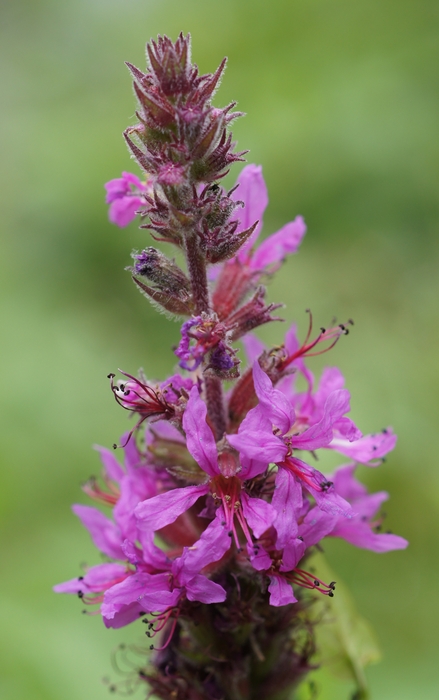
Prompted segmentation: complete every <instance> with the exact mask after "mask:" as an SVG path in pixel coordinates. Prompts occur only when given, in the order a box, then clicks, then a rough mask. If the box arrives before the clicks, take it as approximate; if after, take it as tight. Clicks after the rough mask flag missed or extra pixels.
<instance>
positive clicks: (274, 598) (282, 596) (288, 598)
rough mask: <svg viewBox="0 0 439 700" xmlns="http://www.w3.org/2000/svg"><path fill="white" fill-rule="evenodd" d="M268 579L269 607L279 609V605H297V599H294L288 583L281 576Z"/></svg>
mask: <svg viewBox="0 0 439 700" xmlns="http://www.w3.org/2000/svg"><path fill="white" fill-rule="evenodd" d="M269 579H270V585H269V586H268V591H269V593H270V605H274V606H275V607H280V606H281V605H289V604H290V603H297V598H295V597H294V593H293V589H292V588H291V585H290V584H289V583H288V581H286V580H285V579H284V578H283V577H282V576H269Z"/></svg>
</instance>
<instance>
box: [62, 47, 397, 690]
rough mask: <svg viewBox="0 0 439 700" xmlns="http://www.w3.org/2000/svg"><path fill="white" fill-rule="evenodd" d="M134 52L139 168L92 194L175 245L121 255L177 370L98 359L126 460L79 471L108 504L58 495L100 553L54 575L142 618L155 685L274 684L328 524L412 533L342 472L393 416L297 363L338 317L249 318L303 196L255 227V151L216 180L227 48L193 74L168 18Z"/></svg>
mask: <svg viewBox="0 0 439 700" xmlns="http://www.w3.org/2000/svg"><path fill="white" fill-rule="evenodd" d="M147 55H148V62H149V68H148V71H147V72H146V73H142V72H141V71H139V70H138V69H137V68H135V67H134V66H132V65H131V64H128V67H129V69H130V71H131V73H132V75H133V77H134V81H135V82H134V88H135V93H136V96H137V98H138V101H139V111H138V112H137V117H138V120H139V123H138V124H137V125H135V126H133V127H130V128H129V129H127V131H126V132H125V138H126V140H127V143H128V145H129V148H130V150H131V152H132V154H133V155H134V158H135V159H136V161H137V162H138V164H139V165H140V167H141V168H142V169H143V170H144V172H145V180H144V181H141V180H140V179H139V178H137V177H136V176H135V175H131V174H129V173H123V176H122V178H119V179H117V180H113V181H111V182H110V183H108V184H107V185H106V188H107V201H108V202H109V203H110V218H111V219H112V220H113V221H115V223H117V224H119V225H121V226H125V225H126V224H127V223H129V221H130V220H132V219H133V218H134V217H135V216H136V215H137V214H139V215H140V217H141V220H142V221H143V222H145V220H147V223H143V225H142V228H148V229H150V230H151V231H152V232H153V236H154V237H157V238H159V239H160V240H165V241H168V242H171V243H173V244H175V245H176V246H177V247H180V248H182V249H183V251H184V254H185V258H186V265H187V270H186V272H185V271H183V270H182V269H181V268H180V267H179V266H178V265H177V263H176V262H175V261H174V260H171V259H170V258H168V257H167V256H165V255H164V254H163V253H162V252H161V251H159V250H157V249H156V248H154V247H147V248H145V249H144V250H143V251H141V252H140V253H139V252H135V253H133V259H134V264H133V266H132V267H131V268H129V269H130V271H131V273H132V276H133V279H134V281H135V283H136V285H137V286H138V287H139V289H140V290H141V291H142V292H143V293H144V294H145V295H146V296H147V297H148V298H149V299H150V300H151V301H152V302H153V303H154V304H156V305H158V306H159V307H160V308H162V309H163V310H165V311H166V312H167V313H169V314H171V315H173V316H177V317H183V323H182V326H181V335H180V342H179V344H178V346H177V347H176V348H175V355H176V356H177V358H178V360H179V369H180V370H182V373H180V372H177V373H176V374H174V375H173V376H171V377H169V378H168V379H167V380H165V381H163V382H151V381H149V380H148V379H147V378H146V377H145V376H144V375H143V373H140V374H139V376H138V377H136V376H134V375H131V374H127V373H125V372H122V375H123V378H121V379H120V380H118V381H115V375H114V374H110V375H109V378H110V380H111V388H112V391H113V394H114V397H115V399H116V401H117V403H118V404H119V405H120V406H122V407H123V408H124V409H126V410H128V411H129V412H130V414H132V416H133V417H134V419H135V424H134V427H133V429H132V430H131V431H130V432H128V433H126V434H125V435H123V436H122V440H121V445H120V446H121V448H123V450H124V463H123V464H121V463H119V461H118V460H117V459H116V457H115V453H114V452H112V451H111V450H107V449H106V448H98V450H99V453H100V456H101V460H102V463H103V468H104V472H103V481H102V483H101V482H99V481H98V480H97V479H92V480H90V481H89V482H88V483H87V484H86V485H85V486H84V490H85V492H86V493H87V495H88V496H90V497H91V498H93V499H94V500H96V501H97V502H98V503H99V504H101V505H104V506H106V507H108V506H110V507H111V508H112V517H111V518H108V517H107V516H106V515H104V513H103V512H102V511H101V510H98V509H96V508H93V507H90V506H85V505H75V506H74V507H73V510H74V513H75V514H76V515H77V516H78V517H79V518H80V520H81V521H82V523H83V525H84V526H85V527H86V528H87V529H88V530H89V532H90V535H91V537H92V539H93V541H94V543H95V545H96V546H97V548H98V549H99V550H100V551H101V553H102V554H104V555H105V557H106V558H107V559H106V561H105V563H102V564H97V565H96V566H91V567H87V568H86V569H85V571H84V572H83V574H82V575H80V576H79V577H77V578H74V579H71V580H70V581H67V582H65V583H62V584H59V585H58V586H56V587H55V590H56V591H58V592H65V593H73V594H76V595H78V596H79V597H80V598H81V600H82V602H83V603H84V604H86V605H87V606H89V605H93V606H97V608H96V607H95V611H96V612H99V613H100V614H101V615H102V618H103V621H104V623H105V625H106V626H107V627H113V628H118V627H122V626H124V625H127V624H129V623H132V622H135V621H136V620H138V619H139V618H142V621H143V622H144V623H146V625H147V629H146V632H145V633H146V636H147V637H148V639H149V640H150V649H151V650H154V655H153V659H152V663H151V664H150V665H147V664H146V662H145V663H142V664H141V665H140V666H139V668H138V671H137V675H136V683H140V682H142V683H143V682H146V683H147V684H148V685H149V688H150V689H151V692H153V693H154V695H155V696H156V697H158V698H163V699H166V700H168V699H169V700H171V698H172V699H174V700H220V699H223V700H259V699H262V698H267V697H269V698H272V699H273V700H281V699H282V698H286V697H289V693H290V692H291V689H292V688H294V687H295V686H297V684H298V683H299V682H300V681H301V679H302V678H303V677H304V675H305V674H306V673H307V671H308V670H309V669H310V668H311V656H312V654H313V652H314V635H313V629H312V625H311V623H310V621H309V615H308V609H309V607H310V606H311V605H312V596H311V597H310V591H311V592H312V594H314V593H317V594H320V595H322V596H326V597H327V598H332V597H333V596H334V590H335V582H333V581H329V582H328V581H325V580H323V579H322V578H320V577H319V572H318V571H317V572H314V571H312V570H310V569H309V568H308V567H307V559H308V557H309V555H310V554H311V553H312V552H313V550H314V548H315V547H316V546H320V543H321V542H322V540H324V538H326V537H339V538H343V539H344V540H346V541H347V542H349V543H351V544H353V545H355V546H358V547H362V548H366V549H369V550H372V551H376V552H384V551H388V550H391V549H401V548H404V547H405V546H406V545H407V543H406V541H405V540H404V539H403V538H401V537H398V536H397V535H393V534H391V533H381V532H379V529H380V527H381V516H379V515H377V513H378V511H379V509H380V506H381V504H382V502H383V501H384V500H386V498H387V494H386V493H384V492H382V493H376V494H372V495H369V494H368V493H367V490H366V488H365V487H364V486H362V485H361V484H360V483H359V482H358V481H357V480H356V478H355V470H356V467H357V465H358V464H363V465H366V466H371V467H374V466H378V465H379V464H381V462H382V461H383V458H384V456H385V455H386V454H387V453H388V452H389V451H390V450H391V449H393V447H394V445H395V442H396V436H395V435H394V433H393V431H392V430H391V429H390V428H388V429H385V430H383V431H382V432H381V433H378V434H373V435H363V434H362V433H361V431H360V430H359V429H358V428H357V426H356V425H355V424H354V422H353V421H352V420H351V419H350V418H349V417H348V413H349V411H350V394H349V392H348V391H347V390H346V389H345V388H344V379H343V376H342V374H341V372H340V371H339V370H338V369H337V368H335V367H328V368H326V369H325V370H324V372H323V374H322V376H321V378H320V381H319V382H316V381H315V379H314V375H313V373H312V372H311V370H310V368H309V367H308V364H307V363H308V358H312V357H313V356H314V355H317V354H321V353H323V352H326V351H327V350H330V349H331V348H332V347H333V346H334V345H335V344H336V343H337V341H338V340H339V338H340V337H341V336H342V335H346V334H347V333H348V332H349V328H348V326H349V325H351V324H352V322H351V321H349V322H347V324H339V325H335V326H332V327H331V328H328V329H326V328H321V329H320V331H319V332H318V333H317V334H316V335H313V324H312V316H311V313H309V330H308V333H307V335H306V338H305V339H304V341H303V342H302V343H300V342H299V340H298V337H297V332H296V329H295V327H294V326H293V327H292V328H290V329H289V330H288V331H287V333H286V335H285V340H284V343H283V344H282V345H281V346H280V347H279V346H277V347H274V348H266V347H265V346H264V345H263V344H262V343H261V341H259V340H258V339H257V338H256V337H254V336H252V335H251V333H250V331H251V330H253V329H254V328H256V327H258V326H260V325H261V324H265V323H268V322H270V321H273V320H280V319H277V318H275V317H274V316H273V315H272V312H273V311H274V310H275V309H276V308H278V307H279V306H280V305H279V304H277V305H275V304H267V303H266V302H265V287H264V286H263V284H262V283H261V282H262V281H263V279H264V278H266V277H268V276H270V275H272V274H273V273H274V272H275V271H276V270H277V269H278V268H279V266H280V265H281V263H282V262H283V260H284V259H285V257H286V256H287V255H289V254H292V253H295V252H296V251H297V250H298V247H299V245H300V243H301V240H302V238H303V236H304V234H305V230H306V227H305V224H304V222H303V219H302V217H300V216H299V217H297V218H296V219H295V220H294V221H292V222H290V223H288V224H286V225H285V226H284V227H283V228H282V229H280V230H279V231H278V232H277V233H274V234H273V235H271V236H269V237H268V238H267V239H266V240H265V241H264V242H263V243H261V244H260V245H259V247H255V243H256V239H257V236H258V234H259V232H260V230H261V227H262V216H263V213H264V209H265V207H266V205H267V201H268V198H267V191H266V187H265V183H264V180H263V178H262V172H261V168H260V167H257V166H254V165H249V166H247V167H245V168H244V169H243V171H242V172H241V174H240V176H239V178H238V182H237V185H236V186H235V187H234V188H232V189H231V190H229V191H225V190H224V189H223V188H222V187H221V186H220V185H219V184H218V182H217V181H219V180H220V179H221V178H222V177H223V176H224V175H225V173H226V172H227V170H228V167H229V166H230V164H231V163H233V162H235V161H237V160H241V159H242V153H235V152H234V151H233V148H234V144H233V143H232V139H231V135H230V134H229V133H228V126H229V124H230V122H231V120H232V119H234V118H235V117H236V116H238V113H233V112H232V111H231V110H232V108H233V107H234V105H233V104H232V105H228V106H227V107H226V108H224V109H216V108H213V107H212V106H211V104H210V100H211V98H212V96H213V94H214V92H215V89H216V87H217V86H218V83H219V80H220V77H221V75H222V72H223V69H224V65H225V61H223V62H222V63H221V65H220V67H219V68H218V70H217V71H216V72H215V73H214V74H212V75H202V76H199V75H198V70H197V68H196V66H193V65H192V64H191V61H190V42H189V37H183V36H182V35H180V36H179V38H178V39H177V41H176V42H175V43H173V42H172V41H171V40H170V39H168V38H167V37H163V38H162V37H159V38H158V40H157V42H151V44H149V45H148V46H147ZM212 264H215V265H216V266H215V267H214V268H212V267H209V265H212ZM238 339H240V340H242V343H243V345H244V349H245V354H246V358H247V360H246V366H245V367H244V369H243V370H242V368H241V360H240V359H239V356H238V351H239V350H238V348H237V347H235V345H234V344H235V342H236V341H237V340H238ZM225 380H227V381H228V382H229V383H230V384H231V386H229V388H228V391H227V393H224V391H223V382H224V381H225ZM298 380H299V381H298ZM301 382H302V384H304V386H305V389H303V388H301ZM114 447H115V448H117V447H118V446H117V445H114ZM319 450H331V451H335V452H337V453H339V454H340V455H342V456H344V457H345V458H347V463H346V464H344V465H342V466H341V467H340V468H338V469H337V470H335V472H334V473H333V474H332V475H331V476H329V477H328V476H327V475H325V474H323V473H322V472H320V471H319V470H318V469H316V468H315V467H314V466H313V463H312V462H313V459H314V458H315V457H316V456H317V453H318V451H319Z"/></svg>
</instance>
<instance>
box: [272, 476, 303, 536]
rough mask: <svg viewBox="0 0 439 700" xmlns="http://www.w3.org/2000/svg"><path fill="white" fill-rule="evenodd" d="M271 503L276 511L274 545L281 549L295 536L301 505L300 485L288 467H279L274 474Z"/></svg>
mask: <svg viewBox="0 0 439 700" xmlns="http://www.w3.org/2000/svg"><path fill="white" fill-rule="evenodd" d="M272 505H273V507H274V509H275V511H276V519H275V521H274V527H275V530H276V532H277V541H276V546H277V547H278V548H279V549H283V548H284V547H285V546H286V545H287V543H288V542H289V540H291V539H294V538H296V537H297V532H298V525H297V515H298V511H299V510H300V508H301V507H302V488H301V485H300V483H299V481H298V479H296V478H295V476H294V475H293V474H291V472H290V471H289V470H288V469H279V470H278V472H277V474H276V488H275V490H274V494H273V500H272Z"/></svg>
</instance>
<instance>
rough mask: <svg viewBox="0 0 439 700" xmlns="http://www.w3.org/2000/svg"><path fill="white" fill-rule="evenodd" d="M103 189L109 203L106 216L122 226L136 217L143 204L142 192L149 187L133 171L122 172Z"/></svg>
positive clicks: (146, 190)
mask: <svg viewBox="0 0 439 700" xmlns="http://www.w3.org/2000/svg"><path fill="white" fill-rule="evenodd" d="M105 189H106V190H107V196H106V198H105V201H106V202H107V204H110V209H109V212H108V217H109V219H110V221H111V223H113V224H116V226H120V228H124V227H125V226H128V224H129V223H131V221H133V220H134V219H135V218H136V213H137V211H138V209H139V208H140V207H141V206H142V205H143V206H145V200H144V199H143V197H142V194H144V193H146V192H148V191H149V190H150V189H151V188H150V186H147V184H146V183H145V182H142V181H141V180H139V178H138V177H137V176H136V175H133V173H127V172H123V173H122V177H119V178H115V179H114V180H110V181H109V182H107V183H106V184H105Z"/></svg>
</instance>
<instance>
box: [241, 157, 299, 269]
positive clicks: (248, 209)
mask: <svg viewBox="0 0 439 700" xmlns="http://www.w3.org/2000/svg"><path fill="white" fill-rule="evenodd" d="M237 184H239V187H238V188H237V189H236V190H235V192H234V193H233V198H234V199H235V200H236V201H239V200H241V201H243V202H244V207H243V208H241V209H237V210H236V213H235V216H234V218H235V219H236V218H238V221H239V224H238V228H237V230H236V232H237V233H239V232H240V231H241V230H242V231H243V230H245V229H247V228H249V226H251V224H252V223H253V222H255V221H258V224H257V226H256V228H255V229H254V231H253V233H252V235H251V236H250V238H249V239H248V240H247V242H246V243H244V245H243V246H242V247H241V248H240V251H239V253H238V256H237V258H238V260H239V262H240V263H241V264H243V265H247V266H248V267H249V268H250V269H251V270H252V271H253V272H257V271H261V270H265V269H267V268H268V269H269V270H270V272H274V271H275V270H277V269H278V267H279V266H280V264H281V263H282V262H283V260H284V259H285V258H286V256H287V255H291V254H292V253H297V250H298V248H299V246H300V244H301V242H302V239H303V237H304V235H305V233H306V226H305V223H304V221H303V218H302V217H301V216H297V217H296V218H295V219H294V221H291V222H290V223H288V224H286V225H285V226H283V227H282V228H281V229H280V230H279V231H277V233H273V234H272V235H271V236H268V238H266V240H265V241H263V242H262V243H261V244H260V245H259V247H258V248H257V249H256V251H255V252H252V247H253V245H254V243H255V241H256V240H257V238H258V236H259V234H260V232H261V230H262V222H263V215H264V211H265V209H266V207H267V204H268V193H267V186H266V184H265V181H264V178H263V176H262V167H261V166H260V165H247V166H246V167H245V168H243V169H242V171H241V173H240V175H239V177H238V180H237Z"/></svg>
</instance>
